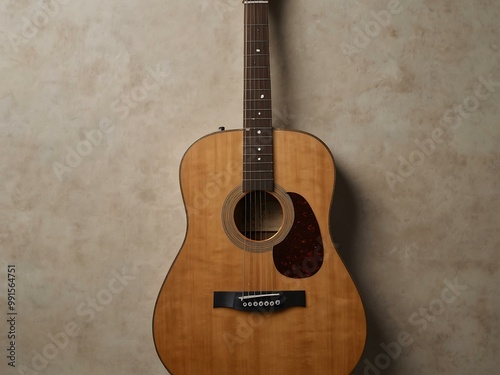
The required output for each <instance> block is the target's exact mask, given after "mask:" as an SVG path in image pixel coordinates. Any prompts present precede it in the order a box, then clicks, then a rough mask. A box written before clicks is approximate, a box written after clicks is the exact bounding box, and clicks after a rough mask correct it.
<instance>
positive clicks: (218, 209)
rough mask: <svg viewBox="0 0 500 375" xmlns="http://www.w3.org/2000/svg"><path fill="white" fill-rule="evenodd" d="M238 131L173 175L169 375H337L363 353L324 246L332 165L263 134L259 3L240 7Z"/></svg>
mask: <svg viewBox="0 0 500 375" xmlns="http://www.w3.org/2000/svg"><path fill="white" fill-rule="evenodd" d="M244 8H245V9H244V19H245V24H244V39H245V43H244V95H243V99H244V106H243V108H244V116H243V129H240V130H224V129H221V131H218V132H216V133H213V134H210V135H207V136H205V137H204V138H201V139H200V140H198V141H197V142H195V143H194V144H193V145H192V146H191V147H190V148H189V149H188V151H187V152H186V153H185V155H184V157H183V159H182V163H181V166H180V183H181V190H182V195H183V199H184V203H185V206H186V214H187V233H186V237H185V240H184V243H183V245H182V248H181V250H180V251H179V253H178V255H177V257H176V258H175V261H174V263H173V265H172V267H171V269H170V271H169V272H168V274H167V277H166V278H165V281H164V283H163V285H162V287H161V291H160V293H159V295H158V299H157V301H156V306H155V310H154V316H153V336H154V342H155V346H156V350H157V352H158V355H159V357H160V359H161V361H162V362H163V364H164V365H165V367H166V368H167V370H168V371H169V372H170V373H171V374H173V375H234V374H236V375H304V374H311V375H343V374H349V373H350V371H352V369H353V368H354V366H355V365H356V363H357V362H358V360H359V358H360V356H361V353H362V351H363V348H364V343H365V336H366V321H365V314H364V309H363V305H362V302H361V299H360V296H359V294H358V292H357V290H356V287H355V285H354V283H353V281H352V279H351V277H350V275H349V273H348V271H347V270H346V268H345V266H344V264H343V262H342V260H341V259H340V257H339V255H338V254H337V251H336V249H335V248H334V245H333V242H332V240H331V237H330V228H329V211H330V206H331V199H332V197H333V190H334V180H335V169H334V161H333V157H332V155H331V153H330V151H329V150H328V148H327V147H326V146H325V144H324V143H322V142H321V141H320V140H319V139H317V138H316V137H314V136H311V135H309V134H307V133H303V132H297V131H286V130H277V129H273V127H272V114H271V112H272V110H271V108H272V107H271V79H270V65H269V64H270V62H269V26H268V10H269V9H268V8H269V7H268V1H244Z"/></svg>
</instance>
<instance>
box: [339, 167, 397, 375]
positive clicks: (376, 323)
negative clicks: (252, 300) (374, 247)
mask: <svg viewBox="0 0 500 375" xmlns="http://www.w3.org/2000/svg"><path fill="white" fill-rule="evenodd" d="M361 211H362V210H361V208H360V207H359V201H358V200H357V199H356V189H355V187H354V186H353V185H351V184H350V182H349V180H348V179H347V177H346V175H345V173H344V172H343V171H342V168H341V167H339V165H338V164H337V165H336V182H335V194H334V196H333V202H332V207H331V216H330V228H331V232H332V237H333V241H334V243H335V244H336V247H337V251H338V252H339V255H340V257H341V258H342V260H343V261H344V263H345V265H346V267H347V269H348V270H349V273H350V274H351V276H352V278H353V279H354V282H355V283H356V286H357V287H358V291H359V293H360V295H361V298H362V300H363V304H364V307H365V312H366V320H367V337H366V345H365V350H364V352H363V354H362V355H361V359H360V361H359V363H358V365H357V366H356V368H355V370H354V371H353V373H352V374H354V375H366V374H370V375H375V374H381V373H383V374H384V375H395V374H396V372H395V370H396V369H395V368H394V367H393V366H389V367H388V368H386V369H384V370H383V371H380V372H379V370H378V369H375V370H374V369H373V368H370V365H368V364H367V362H366V360H367V359H372V358H375V357H376V356H377V355H378V354H379V353H380V350H381V349H380V343H381V342H384V343H387V342H390V341H391V337H388V336H387V335H386V334H385V333H384V330H383V328H382V324H381V322H382V319H383V317H381V316H376V315H375V311H376V310H375V308H374V306H375V302H376V301H374V299H373V297H372V296H373V295H375V293H374V291H373V290H372V285H373V284H371V283H370V280H368V279H367V278H366V277H365V276H364V275H363V274H362V272H361V267H360V259H362V258H363V257H369V256H370V248H361V247H360V246H359V241H357V240H356V238H357V237H358V235H359V233H360V232H359V230H360V223H361V221H362V220H361V217H360V212H361Z"/></svg>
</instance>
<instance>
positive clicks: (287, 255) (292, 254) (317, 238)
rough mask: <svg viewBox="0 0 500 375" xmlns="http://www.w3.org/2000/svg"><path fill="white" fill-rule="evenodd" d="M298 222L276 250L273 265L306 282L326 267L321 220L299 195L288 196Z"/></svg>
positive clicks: (280, 270) (281, 271) (295, 221)
mask: <svg viewBox="0 0 500 375" xmlns="http://www.w3.org/2000/svg"><path fill="white" fill-rule="evenodd" d="M288 195H289V196H290V198H291V199H292V202H293V208H294V211H295V219H294V223H293V226H292V229H291V230H290V232H289V233H288V235H287V237H286V238H285V239H284V240H283V241H282V242H281V243H279V244H278V245H275V246H274V248H273V258H274V265H275V266H276V269H277V270H278V271H279V272H280V273H281V274H282V275H284V276H287V277H290V278H294V279H304V278H307V277H311V276H313V275H314V274H315V273H316V272H318V271H319V269H320V268H321V265H322V264H323V257H324V251H323V240H322V237H321V231H320V228H319V224H318V221H317V220H316V216H315V215H314V212H313V210H312V209H311V206H309V203H307V201H306V200H305V199H304V197H302V196H301V195H300V194H297V193H288Z"/></svg>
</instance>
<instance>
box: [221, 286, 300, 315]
mask: <svg viewBox="0 0 500 375" xmlns="http://www.w3.org/2000/svg"><path fill="white" fill-rule="evenodd" d="M218 307H227V308H230V309H234V310H239V311H248V312H262V313H264V312H266V313H269V312H274V311H277V310H283V309H286V308H290V307H306V292H305V291H304V290H294V291H264V292H214V308H218Z"/></svg>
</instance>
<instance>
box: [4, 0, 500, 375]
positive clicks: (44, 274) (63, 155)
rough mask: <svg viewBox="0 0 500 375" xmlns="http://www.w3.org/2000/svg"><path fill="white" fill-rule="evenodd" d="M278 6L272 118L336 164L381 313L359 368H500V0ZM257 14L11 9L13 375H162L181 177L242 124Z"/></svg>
mask: <svg viewBox="0 0 500 375" xmlns="http://www.w3.org/2000/svg"><path fill="white" fill-rule="evenodd" d="M43 4H48V8H44V6H43ZM272 11H273V16H272V32H271V37H272V53H273V85H274V86H273V87H274V92H273V98H274V103H273V104H274V109H275V112H274V117H275V125H276V126H278V127H287V128H290V129H300V130H305V131H308V132H311V133H313V134H315V135H317V136H319V137H320V138H322V139H323V140H324V141H325V142H326V143H327V145H328V146H329V147H330V148H331V149H332V151H333V153H334V155H335V157H336V161H337V166H338V185H337V195H336V197H335V200H334V205H333V212H334V213H333V218H332V223H333V233H334V238H335V241H336V243H338V244H339V248H340V251H341V253H342V256H343V257H344V258H345V260H346V263H347V265H348V266H349V269H350V270H351V271H352V273H353V276H354V278H355V280H356V281H357V283H358V285H359V288H360V292H361V294H362V297H363V298H364V301H365V304H366V309H367V314H368V320H369V336H368V342H367V349H366V353H365V354H364V355H363V357H362V361H361V363H360V366H359V368H358V369H357V370H356V374H372V375H373V374H381V373H383V374H405V375H412V374H472V373H474V374H493V373H497V372H498V370H497V366H496V364H497V363H498V350H499V347H498V344H499V331H498V312H499V309H500V303H499V299H498V295H499V293H498V285H499V284H500V278H499V272H498V266H499V261H500V259H499V255H498V247H499V240H500V236H499V231H498V223H499V219H500V217H499V211H500V207H499V199H498V190H499V182H500V178H499V176H500V152H499V147H498V144H499V143H500V131H499V121H500V111H499V108H498V104H499V101H500V52H499V47H500V46H499V41H500V32H499V31H500V21H499V20H500V1H495V0H475V1H469V0H454V1H452V0H401V1H400V2H398V1H396V0H392V1H388V0H376V1H372V0H358V1H341V0H331V1H327V0H319V1H316V2H311V1H299V0H275V1H274V2H273V4H272ZM242 17H243V6H242V5H241V2H240V1H237V0H234V1H233V0H198V1H194V0H190V1H160V0H151V1H138V0H136V1H133V0H129V1H118V0H107V1H98V0H87V1H77V0H58V2H57V1H56V0H46V1H41V0H39V1H28V0H2V1H1V12H0V25H1V26H0V40H1V43H0V57H1V60H0V72H1V73H0V74H1V75H0V83H1V85H0V135H1V138H0V160H1V161H0V181H1V184H0V207H1V216H0V221H1V226H0V245H1V255H0V286H1V288H0V293H1V295H0V301H1V304H0V320H1V321H2V324H1V327H2V329H1V335H0V347H1V353H2V355H1V359H0V368H1V370H0V371H1V373H2V374H6V375H10V374H35V373H38V374H51V375H60V374H74V375H83V374H85V375H86V374H95V375H99V374H123V375H125V374H164V373H166V372H165V371H164V369H163V366H162V365H161V363H160V362H159V360H158V359H157V356H156V353H155V349H154V346H153V342H152V337H151V318H152V311H153V307H154V302H155V298H156V294H157V292H158V289H159V287H160V285H161V282H162V280H163V278H164V276H165V274H166V272H167V270H168V268H169V266H170V265H171V262H172V261H173V259H174V257H175V255H176V252H177V251H178V249H179V247H180V245H181V242H182V239H183V236H184V230H185V218H184V215H183V205H182V202H181V196H180V192H179V186H178V177H177V176H178V165H179V162H180V159H181V157H182V155H183V152H184V151H185V150H186V148H187V147H188V146H189V145H190V144H191V143H192V142H193V141H194V140H195V139H197V138H198V137H200V136H203V135H205V134H207V133H209V132H212V131H215V130H216V129H217V127H218V126H220V125H224V126H226V127H227V128H238V127H240V126H241V122H242V121H241V118H242V114H241V112H242V100H241V99H242V94H241V92H242V54H241V51H242V22H241V21H242ZM420 150H423V151H420ZM9 264H14V265H15V266H16V276H17V280H16V293H17V294H16V298H17V299H16V306H15V308H16V311H17V312H18V315H17V316H16V339H15V341H16V356H17V357H16V365H17V367H16V368H11V367H9V366H8V364H7V362H8V359H7V358H6V355H5V354H6V352H7V348H8V347H9V344H8V341H9V340H8V339H7V332H6V330H5V328H6V326H7V327H8V324H7V325H6V320H7V319H8V316H7V305H6V300H7V289H6V288H5V286H6V282H7V265H9ZM64 332H66V333H64ZM70 336H71V337H70ZM398 339H399V340H400V341H402V343H403V344H405V345H404V346H400V344H391V343H393V342H397V340H398ZM53 340H55V341H56V342H58V345H59V346H60V348H57V347H56V346H55V344H52V342H53ZM384 346H385V347H386V348H388V349H387V350H388V351H390V352H391V354H392V357H394V358H391V357H389V355H388V354H385V353H386V352H385V351H384V349H383V347H384ZM28 369H31V370H28ZM33 369H34V370H37V371H34V370H33ZM235 373H237V372H235Z"/></svg>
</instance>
